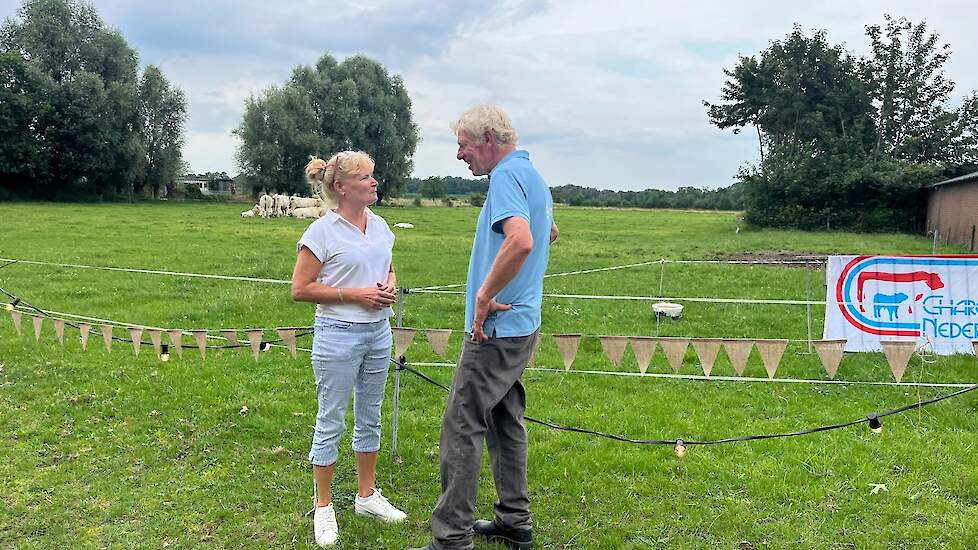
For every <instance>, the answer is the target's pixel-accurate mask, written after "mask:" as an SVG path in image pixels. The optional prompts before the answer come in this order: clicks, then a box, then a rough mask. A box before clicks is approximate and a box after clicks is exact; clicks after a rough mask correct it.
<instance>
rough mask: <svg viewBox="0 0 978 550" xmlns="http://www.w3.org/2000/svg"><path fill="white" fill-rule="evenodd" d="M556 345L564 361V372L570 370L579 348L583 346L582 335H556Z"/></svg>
mask: <svg viewBox="0 0 978 550" xmlns="http://www.w3.org/2000/svg"><path fill="white" fill-rule="evenodd" d="M554 343H556V344H557V351H559V352H560V358H561V359H563V360H564V370H570V368H571V365H573V364H574V358H575V357H577V348H578V347H579V346H580V345H581V335H580V334H554Z"/></svg>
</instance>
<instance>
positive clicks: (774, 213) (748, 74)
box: [704, 18, 978, 230]
mask: <svg viewBox="0 0 978 550" xmlns="http://www.w3.org/2000/svg"><path fill="white" fill-rule="evenodd" d="M886 21H887V26H886V31H885V33H884V32H883V31H882V30H881V29H880V28H879V27H876V26H869V27H867V29H866V33H867V36H868V37H869V40H870V45H871V47H872V54H871V55H869V56H868V57H864V58H856V57H855V56H853V55H852V54H850V53H848V52H846V51H845V49H844V48H843V47H842V46H838V45H832V44H830V43H829V42H828V41H827V40H826V35H825V32H824V31H816V32H815V33H813V34H812V35H810V36H809V35H806V33H804V32H803V31H802V30H801V28H800V27H797V26H796V27H795V28H794V30H793V31H792V32H791V33H789V34H788V36H787V37H786V38H785V39H784V40H775V41H772V42H771V43H770V45H769V46H768V48H766V49H765V50H764V51H762V52H761V53H760V54H759V55H758V56H751V57H742V58H741V59H740V62H739V63H738V64H737V66H736V67H734V68H733V69H731V70H725V73H726V74H727V76H728V77H729V78H728V80H727V82H726V84H725V85H724V88H723V90H722V92H721V96H720V100H721V101H719V102H717V103H708V102H704V103H705V105H706V107H707V113H708V116H709V118H710V121H711V122H712V123H713V124H715V125H716V126H717V127H719V128H731V129H733V130H734V131H735V132H739V131H740V130H742V129H743V128H745V127H747V126H753V127H754V128H755V129H756V131H757V135H758V140H759V147H760V153H761V161H760V163H759V164H757V165H748V166H746V167H744V168H743V169H742V170H741V172H740V179H741V180H742V181H743V182H744V184H745V187H744V198H745V206H746V210H747V213H746V215H747V219H748V221H750V222H751V223H754V224H758V225H769V226H781V227H801V228H816V227H835V228H852V229H859V230H913V229H916V228H918V227H919V224H920V221H921V219H922V216H923V209H922V204H923V201H922V200H921V199H922V191H921V186H922V184H923V183H925V182H928V181H933V180H934V179H935V178H936V177H939V173H940V172H941V170H945V169H947V168H948V167H949V166H950V165H953V164H955V163H965V162H970V161H972V160H973V159H974V158H975V152H976V150H978V149H976V148H975V143H974V139H975V138H974V136H975V126H974V125H975V123H976V122H975V117H974V116H973V115H972V114H971V113H972V110H973V109H974V108H975V106H976V103H978V101H976V100H975V96H974V94H972V95H971V96H970V97H969V98H967V99H966V101H965V102H964V105H963V106H962V107H960V108H959V109H957V110H952V109H948V107H947V103H948V99H949V94H950V92H951V90H952V89H953V82H951V81H949V80H947V79H946V78H945V77H944V75H943V72H942V70H941V67H942V66H943V64H944V62H945V61H946V60H947V55H949V53H950V52H949V50H948V48H947V47H946V46H941V45H939V42H938V37H937V35H935V34H928V33H927V31H926V27H924V26H923V25H922V24H921V25H912V24H910V23H908V22H906V21H905V20H903V19H900V20H896V21H894V20H892V19H891V18H887V20H886ZM904 35H906V36H907V37H909V38H908V39H904Z"/></svg>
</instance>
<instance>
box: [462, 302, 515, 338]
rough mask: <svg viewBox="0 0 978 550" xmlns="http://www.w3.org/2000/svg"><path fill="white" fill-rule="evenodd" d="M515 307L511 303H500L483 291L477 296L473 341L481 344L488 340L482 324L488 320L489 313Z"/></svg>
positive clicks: (473, 322) (473, 321)
mask: <svg viewBox="0 0 978 550" xmlns="http://www.w3.org/2000/svg"><path fill="white" fill-rule="evenodd" d="M510 309H513V306H512V305H510V304H498V303H496V299H495V298H490V297H488V296H485V295H484V294H482V293H479V294H477V295H476V297H475V318H474V319H473V320H472V341H473V342H475V343H477V344H481V343H482V342H485V341H486V340H487V338H486V333H485V332H483V330H482V325H483V324H484V323H485V322H486V318H487V317H489V315H491V314H493V313H495V312H497V311H508V310H510Z"/></svg>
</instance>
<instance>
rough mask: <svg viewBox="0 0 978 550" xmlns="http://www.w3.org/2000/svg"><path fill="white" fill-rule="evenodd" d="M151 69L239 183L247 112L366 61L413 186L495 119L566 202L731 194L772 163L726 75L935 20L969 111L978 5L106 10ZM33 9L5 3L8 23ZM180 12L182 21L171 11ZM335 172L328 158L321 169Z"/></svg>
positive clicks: (1, 1) (196, 142)
mask: <svg viewBox="0 0 978 550" xmlns="http://www.w3.org/2000/svg"><path fill="white" fill-rule="evenodd" d="M94 4H95V6H96V7H97V9H98V10H99V13H100V14H101V16H102V18H103V19H104V20H105V22H106V23H107V24H108V25H110V26H112V27H116V28H118V29H120V30H121V31H122V33H123V35H124V36H125V38H126V40H128V42H129V44H130V45H131V46H132V47H134V48H135V49H136V50H137V51H138V52H139V55H140V63H141V64H142V65H144V66H145V65H147V64H154V65H158V66H160V67H161V68H162V69H163V71H164V73H165V74H166V75H167V77H168V78H169V79H170V80H171V81H172V82H174V83H175V84H176V85H177V86H179V87H180V88H182V89H183V90H184V92H185V93H186V94H187V98H188V101H189V118H188V120H187V125H186V146H185V149H184V158H185V159H186V160H187V161H188V162H189V163H190V165H191V168H192V169H193V170H194V171H197V172H205V171H222V170H223V171H227V172H228V173H230V174H231V175H235V174H237V172H238V167H237V166H236V164H235V162H234V151H235V149H236V147H237V140H236V138H235V137H233V136H232V135H231V130H232V129H233V128H234V127H235V126H237V124H238V123H239V122H240V120H241V116H242V113H243V111H244V102H245V99H246V98H247V97H248V96H249V95H251V94H260V93H261V91H262V90H263V89H265V88H266V87H268V86H270V85H273V84H279V83H282V82H284V81H285V80H286V79H287V78H288V77H289V75H290V73H291V71H292V69H293V68H294V67H295V66H296V65H299V64H307V65H311V64H314V63H315V62H316V60H317V59H318V58H319V57H320V56H321V55H322V54H323V53H324V52H329V53H331V54H332V55H334V56H335V57H337V58H340V59H342V58H344V57H347V56H349V55H352V54H365V55H367V56H369V57H372V58H374V59H377V60H378V61H380V62H381V63H383V64H384V65H386V66H387V68H388V69H389V70H390V71H391V72H394V73H398V74H400V75H402V76H403V78H404V82H405V84H406V86H407V90H408V93H409V94H410V96H411V100H412V102H413V112H414V118H415V121H416V122H417V123H418V125H419V126H420V128H421V139H422V141H421V143H420V144H419V146H418V149H417V152H416V154H415V159H414V160H415V169H414V175H416V176H420V177H426V176H430V175H445V176H447V175H454V176H469V173H468V171H467V170H466V167H465V164H464V163H462V162H460V161H457V160H455V139H454V136H452V135H451V132H450V130H449V128H448V126H449V124H450V122H451V121H452V120H453V119H454V117H456V116H457V115H458V114H459V113H460V112H461V111H462V110H464V109H465V108H466V107H468V106H471V105H473V104H476V103H479V102H484V101H492V102H495V103H498V104H500V105H501V106H503V108H505V109H506V110H507V111H508V112H509V113H510V115H511V116H512V118H513V120H514V123H515V124H516V126H517V129H518V130H519V131H520V133H521V135H522V137H521V141H520V146H521V147H522V148H525V149H527V150H529V151H530V155H531V158H532V159H533V160H534V162H535V163H536V165H537V167H538V168H539V169H540V171H541V173H542V174H543V175H544V178H545V179H546V180H547V182H548V183H549V184H550V185H564V184H577V185H584V186H590V187H598V188H606V189H645V188H650V187H652V188H660V189H675V188H677V187H680V186H687V185H692V186H696V187H709V188H716V187H723V186H726V185H729V184H730V183H732V182H733V179H734V176H735V174H736V172H737V169H738V167H739V166H741V165H742V164H744V163H745V162H750V161H753V160H755V159H756V157H757V146H756V137H755V136H754V135H753V134H752V133H751V132H745V133H744V134H742V135H739V136H737V135H733V134H732V133H731V132H730V131H726V132H722V131H720V130H717V129H716V128H714V127H712V126H710V124H709V123H708V120H707V117H706V114H705V109H704V107H703V105H702V101H703V100H711V101H712V100H715V99H716V97H717V95H718V94H719V92H720V89H721V86H722V84H723V81H724V75H723V68H725V67H727V68H729V67H733V66H734V65H735V64H736V63H737V57H738V55H740V54H742V55H753V54H756V53H758V52H760V51H761V50H762V49H764V47H765V46H766V44H767V42H768V40H771V39H779V38H782V37H784V36H785V35H786V34H787V33H788V32H790V31H791V27H792V24H793V23H796V22H797V23H799V24H801V25H802V26H803V27H804V28H805V29H806V30H811V29H816V28H823V29H826V30H827V31H828V38H829V41H830V42H833V43H837V42H845V43H846V45H847V46H848V47H849V49H850V50H853V51H855V52H857V53H862V52H864V51H865V50H866V49H867V46H866V39H865V36H864V34H863V27H864V26H865V25H867V24H873V23H882V21H883V13H884V12H886V13H890V14H892V15H894V16H905V17H908V18H910V19H911V20H912V21H915V22H916V21H920V20H926V21H927V22H928V24H929V26H930V28H931V29H932V30H935V31H937V32H939V33H940V34H941V35H942V38H943V40H944V41H946V42H950V44H951V47H952V50H953V51H954V54H953V55H952V57H951V61H950V62H949V63H948V64H947V66H946V72H947V75H948V76H949V77H950V78H951V79H952V80H954V81H956V82H957V84H958V87H957V89H956V90H955V93H954V98H955V102H956V103H957V102H960V99H961V98H962V97H963V96H964V95H965V94H966V93H968V92H970V91H971V90H974V89H976V88H978V71H975V70H974V67H976V66H978V40H976V39H975V34H974V29H975V22H976V21H978V17H976V16H978V7H976V6H978V4H975V3H974V2H965V1H926V2H921V1H919V0H914V1H905V0H894V1H885V2H884V1H858V0H847V1H834V0H829V1H822V2H805V3H801V2H781V1H773V0H771V1H768V0H765V1H754V2H744V1H739V2H716V1H714V2H668V3H667V2H651V1H634V2H630V1H616V0H606V1H602V2H594V1H587V0H582V1H577V0H559V1H558V0H554V1H546V0H528V1H515V0H504V1H489V0H480V1H469V0H452V1H427V2H425V1H415V0H365V1H356V2H347V1H322V0H320V1H310V0H278V1H276V2H269V1H267V0H235V1H231V0H204V1H201V0H194V1H187V0H169V1H167V2H157V1H153V2H149V1H138V0H98V1H97V2H94ZM19 5H20V2H19V1H17V0H0V15H2V16H11V15H14V13H15V12H16V10H17V8H18V6H19ZM163 6H165V7H163ZM321 153H322V154H328V153H329V152H328V151H322V152H321Z"/></svg>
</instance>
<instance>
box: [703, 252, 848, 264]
mask: <svg viewBox="0 0 978 550" xmlns="http://www.w3.org/2000/svg"><path fill="white" fill-rule="evenodd" d="M828 257H829V255H828V254H819V253H816V252H806V253H798V252H794V251H788V250H761V251H755V252H738V253H735V254H724V255H722V256H718V257H717V258H716V259H717V260H724V261H736V262H749V263H757V264H769V265H780V266H783V267H789V268H790V267H794V268H804V267H806V266H809V267H821V266H822V265H823V264H824V263H825V262H826V260H828Z"/></svg>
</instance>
